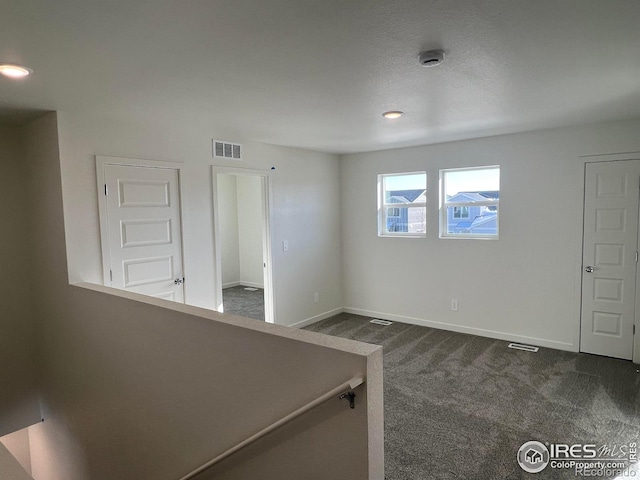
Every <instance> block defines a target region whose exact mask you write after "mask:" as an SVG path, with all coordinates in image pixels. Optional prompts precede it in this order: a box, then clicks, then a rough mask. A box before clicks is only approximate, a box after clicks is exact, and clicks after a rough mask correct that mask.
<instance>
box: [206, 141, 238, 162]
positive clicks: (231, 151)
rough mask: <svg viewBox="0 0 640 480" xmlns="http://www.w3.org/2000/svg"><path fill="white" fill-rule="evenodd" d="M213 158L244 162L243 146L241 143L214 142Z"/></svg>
mask: <svg viewBox="0 0 640 480" xmlns="http://www.w3.org/2000/svg"><path fill="white" fill-rule="evenodd" d="M213 157H214V158H226V159H227V160H242V145H241V144H239V143H231V142H225V141H224V140H213Z"/></svg>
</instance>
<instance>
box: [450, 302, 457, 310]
mask: <svg viewBox="0 0 640 480" xmlns="http://www.w3.org/2000/svg"><path fill="white" fill-rule="evenodd" d="M451 310H453V311H454V312H457V311H458V300H451Z"/></svg>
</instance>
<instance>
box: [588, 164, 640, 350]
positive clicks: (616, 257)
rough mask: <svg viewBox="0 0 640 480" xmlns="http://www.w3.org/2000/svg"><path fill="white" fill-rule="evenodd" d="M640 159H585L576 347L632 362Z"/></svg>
mask: <svg viewBox="0 0 640 480" xmlns="http://www.w3.org/2000/svg"><path fill="white" fill-rule="evenodd" d="M639 196H640V160H627V161H612V162H598V163H587V164H586V174H585V199H584V238H583V254H582V319H581V332H580V350H581V351H582V352H586V353H594V354H598V355H606V356H609V357H616V358H622V359H627V360H631V358H632V356H633V334H634V322H635V311H636V308H635V305H636V273H637V272H636V270H637V260H638V258H637V251H638V199H639Z"/></svg>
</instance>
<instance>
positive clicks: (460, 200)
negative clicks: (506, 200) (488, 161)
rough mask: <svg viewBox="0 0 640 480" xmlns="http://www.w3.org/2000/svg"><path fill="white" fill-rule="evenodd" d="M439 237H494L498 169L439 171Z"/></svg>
mask: <svg viewBox="0 0 640 480" xmlns="http://www.w3.org/2000/svg"><path fill="white" fill-rule="evenodd" d="M440 185H441V191H440V198H441V205H442V207H441V208H440V238H455V237H458V238H498V224H499V217H498V207H499V202H500V167H499V166H491V167H476V168H458V169H449V170H440Z"/></svg>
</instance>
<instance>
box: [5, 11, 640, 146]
mask: <svg viewBox="0 0 640 480" xmlns="http://www.w3.org/2000/svg"><path fill="white" fill-rule="evenodd" d="M0 12H1V14H0V61H2V62H16V63H21V64H24V65H27V66H29V67H31V68H32V69H34V71H35V74H34V75H33V76H32V77H31V78H29V79H28V80H26V81H24V82H20V83H19V82H16V81H11V80H8V79H5V78H0V109H3V110H9V111H11V112H15V111H19V110H22V109H24V110H39V109H41V110H65V111H72V112H75V111H77V112H91V113H99V114H104V115H109V116H117V117H121V118H136V119H141V120H143V121H144V120H145V119H154V121H163V120H169V118H170V117H174V119H175V118H176V117H177V118H183V119H185V121H193V122H199V123H201V124H203V125H205V126H207V127H209V128H210V129H211V132H212V135H216V134H217V133H218V132H223V133H225V134H229V135H233V137H234V138H232V139H236V140H240V141H243V140H253V141H260V142H267V143H274V144H281V145H290V146H298V147H304V148H310V149H314V150H321V151H328V152H337V153H344V152H356V151H367V150H378V149H384V148H390V147H397V146H411V145H420V144H426V143H434V142H442V141H448V140H456V139H463V138H473V137H480V136H488V135H495V134H502V133H511V132H518V131H526V130H534V129H540V128H549V127H557V126H566V125H576V124H582V123H593V122H599V121H609V120H618V119H627V118H640V27H639V26H638V25H639V24H640V1H638V0H500V1H498V0H484V1H478V0H456V1H454V0H404V1H401V0H395V1H391V0H385V1H375V0H365V1H362V0H342V1H338V0H321V1H319V0H270V1H265V0H180V1H175V0H170V1H168V0H136V1H123V0H99V1H97V0H55V1H52V0H20V1H16V0H10V1H9V0H0ZM438 47H439V48H443V49H444V50H445V52H446V59H445V63H444V64H443V65H441V66H439V67H436V68H424V67H421V66H420V65H419V64H418V61H417V56H418V53H419V52H420V51H421V50H425V49H430V48H438ZM385 110H403V111H404V112H405V115H404V116H403V117H402V118H401V119H399V120H396V121H393V122H391V121H389V120H385V119H383V118H382V116H381V113H382V112H383V111H385ZM18 117H19V116H18ZM1 118H3V116H2V115H1V114H0V119H1Z"/></svg>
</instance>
